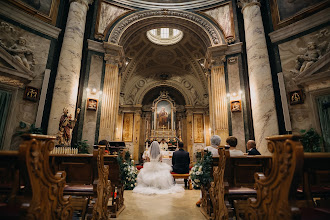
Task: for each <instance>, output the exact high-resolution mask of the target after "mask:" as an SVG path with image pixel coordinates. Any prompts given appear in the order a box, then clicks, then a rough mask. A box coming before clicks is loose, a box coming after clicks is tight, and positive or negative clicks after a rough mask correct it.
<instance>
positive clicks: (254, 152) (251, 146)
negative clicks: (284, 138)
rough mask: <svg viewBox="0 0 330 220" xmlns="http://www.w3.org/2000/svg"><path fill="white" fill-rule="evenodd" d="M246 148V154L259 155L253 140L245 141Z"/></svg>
mask: <svg viewBox="0 0 330 220" xmlns="http://www.w3.org/2000/svg"><path fill="white" fill-rule="evenodd" d="M246 147H247V149H248V155H261V153H260V152H259V151H258V150H257V148H256V142H255V141H254V140H249V141H248V142H247V143H246Z"/></svg>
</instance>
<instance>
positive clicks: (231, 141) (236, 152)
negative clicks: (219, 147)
mask: <svg viewBox="0 0 330 220" xmlns="http://www.w3.org/2000/svg"><path fill="white" fill-rule="evenodd" d="M226 142H227V144H228V145H229V147H230V148H229V154H230V156H231V157H232V156H243V155H244V153H243V151H241V150H237V149H236V146H237V138H235V137H233V136H231V137H228V138H227V140H226Z"/></svg>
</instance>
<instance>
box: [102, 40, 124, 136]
mask: <svg viewBox="0 0 330 220" xmlns="http://www.w3.org/2000/svg"><path fill="white" fill-rule="evenodd" d="M104 48H105V51H106V53H105V57H104V60H105V61H106V64H105V75H104V82H103V93H102V107H101V118H100V129H99V140H103V139H106V140H110V141H114V140H115V137H116V122H117V117H118V110H119V92H120V91H119V90H120V80H121V79H120V75H119V67H120V66H121V64H122V59H123V54H124V53H123V48H122V47H121V46H119V45H115V44H111V43H106V42H105V43H104Z"/></svg>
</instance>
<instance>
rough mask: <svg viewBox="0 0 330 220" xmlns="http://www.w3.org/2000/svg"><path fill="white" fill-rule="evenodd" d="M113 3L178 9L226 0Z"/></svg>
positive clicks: (206, 5)
mask: <svg viewBox="0 0 330 220" xmlns="http://www.w3.org/2000/svg"><path fill="white" fill-rule="evenodd" d="M111 2H112V3H115V4H117V5H120V6H127V7H131V8H132V7H133V8H134V7H136V8H142V9H163V8H167V9H176V10H193V9H198V8H202V7H209V6H214V4H218V3H223V2H224V0H220V1H219V0H193V1H186V2H183V1H180V2H179V3H164V1H161V3H159V2H154V1H153V2H151V1H141V0H113V1H111Z"/></svg>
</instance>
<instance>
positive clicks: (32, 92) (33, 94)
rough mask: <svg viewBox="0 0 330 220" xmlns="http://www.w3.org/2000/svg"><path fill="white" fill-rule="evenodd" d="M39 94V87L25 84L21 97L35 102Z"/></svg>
mask: <svg viewBox="0 0 330 220" xmlns="http://www.w3.org/2000/svg"><path fill="white" fill-rule="evenodd" d="M39 96H40V89H37V88H34V87H31V86H27V87H26V88H25V92H24V96H23V99H25V100H29V101H32V102H37V101H38V100H39Z"/></svg>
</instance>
